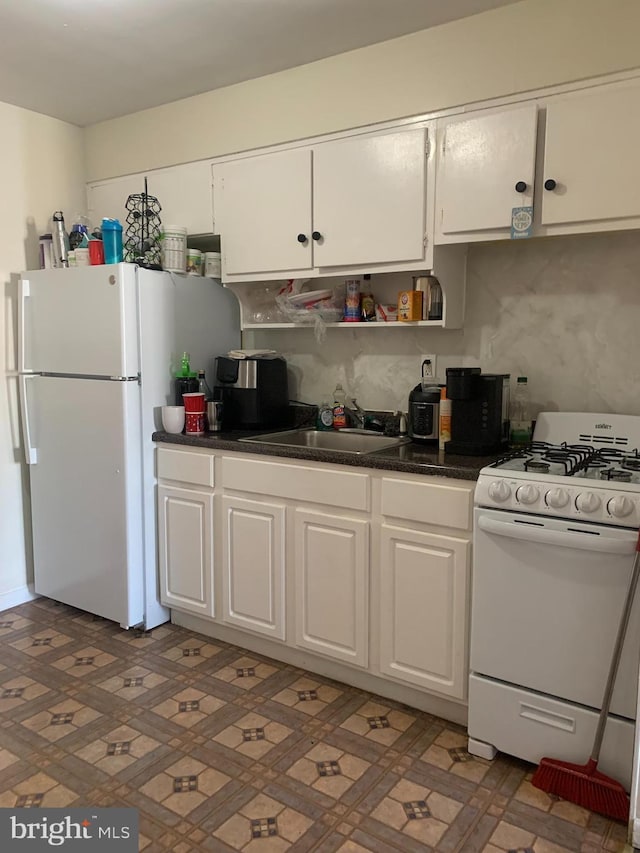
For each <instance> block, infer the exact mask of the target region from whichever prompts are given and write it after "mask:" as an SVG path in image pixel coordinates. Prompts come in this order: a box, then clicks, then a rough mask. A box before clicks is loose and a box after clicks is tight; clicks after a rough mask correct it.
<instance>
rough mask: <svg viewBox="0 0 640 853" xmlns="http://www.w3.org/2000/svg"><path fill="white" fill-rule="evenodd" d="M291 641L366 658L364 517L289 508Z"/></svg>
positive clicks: (363, 661)
mask: <svg viewBox="0 0 640 853" xmlns="http://www.w3.org/2000/svg"><path fill="white" fill-rule="evenodd" d="M294 539H295V548H294V554H295V564H294V571H293V578H294V586H295V616H294V622H295V644H296V646H300V647H302V648H305V649H311V650H312V651H315V652H318V653H319V654H322V655H326V656H328V657H331V658H335V659H336V660H341V661H348V662H349V663H353V664H356V665H357V666H362V667H366V666H367V664H368V659H369V657H368V643H369V631H368V625H369V522H367V521H364V520H360V519H355V518H343V517H340V516H336V515H330V514H328V513H325V512H309V511H307V510H303V509H296V510H295V512H294Z"/></svg>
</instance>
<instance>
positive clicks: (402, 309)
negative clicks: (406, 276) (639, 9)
mask: <svg viewBox="0 0 640 853" xmlns="http://www.w3.org/2000/svg"><path fill="white" fill-rule="evenodd" d="M398 320H404V321H405V322H408V321H411V320H422V291H420V290H401V291H400V293H398Z"/></svg>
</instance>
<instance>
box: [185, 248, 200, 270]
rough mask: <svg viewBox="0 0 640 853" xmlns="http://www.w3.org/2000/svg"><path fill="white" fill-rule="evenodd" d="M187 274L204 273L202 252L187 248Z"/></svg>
mask: <svg viewBox="0 0 640 853" xmlns="http://www.w3.org/2000/svg"><path fill="white" fill-rule="evenodd" d="M187 275H202V252H201V251H200V249H187Z"/></svg>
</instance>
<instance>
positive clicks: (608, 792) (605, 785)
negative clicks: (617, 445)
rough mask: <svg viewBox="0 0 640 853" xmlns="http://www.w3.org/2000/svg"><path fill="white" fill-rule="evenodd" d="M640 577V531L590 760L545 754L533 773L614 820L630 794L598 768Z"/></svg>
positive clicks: (553, 790) (554, 790)
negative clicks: (574, 760)
mask: <svg viewBox="0 0 640 853" xmlns="http://www.w3.org/2000/svg"><path fill="white" fill-rule="evenodd" d="M638 578H640V533H639V534H638V541H637V543H636V553H635V557H634V560H633V569H632V572H631V579H630V580H629V588H628V590H627V596H626V599H625V602H624V607H623V609H622V615H621V617H620V627H619V628H618V636H617V637H616V644H615V647H614V650H613V656H612V658H611V665H610V667H609V676H608V678H607V686H606V688H605V691H604V699H603V700H602V710H601V711H600V716H599V717H598V726H597V728H596V735H595V738H594V740H593V749H592V750H591V757H590V758H589V761H588V762H587V763H586V764H571V763H570V762H568V761H560V760H559V759H557V758H543V759H542V760H541V761H540V766H539V767H538V769H537V770H536V772H535V773H534V774H533V779H532V780H531V782H532V784H533V785H535V786H536V788H541V789H542V790H543V791H546V792H547V793H548V794H556V795H557V796H558V797H562V798H563V799H564V800H570V801H571V802H572V803H576V804H577V805H579V806H582V807H583V808H585V809H589V810H590V811H593V812H599V813H600V814H603V815H606V816H607V817H611V818H613V819H614V820H622V821H626V820H628V818H629V797H628V795H627V792H626V791H625V789H624V788H623V787H622V785H621V784H620V783H619V782H616V780H615V779H611V778H610V777H609V776H605V775H604V773H600V772H598V770H597V769H596V768H597V766H598V758H599V757H600V748H601V746H602V738H603V737H604V727H605V725H606V722H607V716H608V714H609V707H610V705H611V696H612V694H613V687H614V684H615V680H616V674H617V672H618V665H619V663H620V657H621V656H622V645H623V643H624V637H625V634H626V632H627V625H628V624H629V617H630V615H631V607H632V605H633V598H634V595H635V592H636V587H637V585H638Z"/></svg>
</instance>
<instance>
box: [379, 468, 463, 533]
mask: <svg viewBox="0 0 640 853" xmlns="http://www.w3.org/2000/svg"><path fill="white" fill-rule="evenodd" d="M472 494H473V491H472V489H471V488H464V487H462V486H449V485H442V486H441V485H436V484H435V483H418V482H408V481H407V480H397V479H394V478H393V477H383V479H382V514H383V515H387V516H392V517H394V518H406V519H407V520H409V521H423V522H425V523H426V524H437V525H441V526H442V527H455V528H457V529H459V530H470V529H471V510H472V500H471V498H472Z"/></svg>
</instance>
